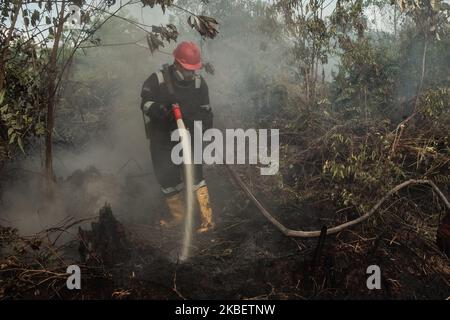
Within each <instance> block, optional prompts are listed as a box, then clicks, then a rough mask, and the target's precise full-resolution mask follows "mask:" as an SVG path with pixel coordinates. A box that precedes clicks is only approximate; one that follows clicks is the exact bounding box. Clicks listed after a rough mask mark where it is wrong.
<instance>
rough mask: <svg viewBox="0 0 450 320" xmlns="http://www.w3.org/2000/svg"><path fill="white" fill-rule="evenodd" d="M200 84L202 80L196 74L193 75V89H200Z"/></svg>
mask: <svg viewBox="0 0 450 320" xmlns="http://www.w3.org/2000/svg"><path fill="white" fill-rule="evenodd" d="M201 84H202V79H201V78H200V76H199V75H198V74H196V75H195V89H200V85H201Z"/></svg>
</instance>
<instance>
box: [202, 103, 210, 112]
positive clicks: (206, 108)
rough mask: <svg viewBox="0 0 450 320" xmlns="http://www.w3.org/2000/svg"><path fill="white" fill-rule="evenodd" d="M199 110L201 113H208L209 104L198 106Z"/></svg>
mask: <svg viewBox="0 0 450 320" xmlns="http://www.w3.org/2000/svg"><path fill="white" fill-rule="evenodd" d="M200 109H202V110H203V111H210V110H211V106H210V105H209V104H204V105H202V106H200Z"/></svg>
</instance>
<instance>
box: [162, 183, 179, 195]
mask: <svg viewBox="0 0 450 320" xmlns="http://www.w3.org/2000/svg"><path fill="white" fill-rule="evenodd" d="M183 188H184V185H183V183H180V184H178V185H176V186H175V187H168V188H161V191H162V192H163V193H164V194H171V193H175V192H180V191H181V190H183Z"/></svg>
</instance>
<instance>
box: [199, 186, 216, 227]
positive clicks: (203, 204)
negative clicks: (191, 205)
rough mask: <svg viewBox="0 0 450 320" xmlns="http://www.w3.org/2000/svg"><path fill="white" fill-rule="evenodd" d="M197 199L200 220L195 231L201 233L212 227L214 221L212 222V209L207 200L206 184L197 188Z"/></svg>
mask: <svg viewBox="0 0 450 320" xmlns="http://www.w3.org/2000/svg"><path fill="white" fill-rule="evenodd" d="M197 200H198V204H199V207H200V217H201V221H202V222H201V225H200V228H199V229H198V230H197V232H198V233H203V232H207V231H209V230H210V229H212V228H214V223H213V222H212V209H211V204H210V202H209V194H208V187H207V186H203V187H200V188H198V189H197Z"/></svg>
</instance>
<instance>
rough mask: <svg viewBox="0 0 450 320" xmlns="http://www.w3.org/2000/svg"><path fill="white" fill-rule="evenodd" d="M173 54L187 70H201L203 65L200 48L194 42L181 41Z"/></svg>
mask: <svg viewBox="0 0 450 320" xmlns="http://www.w3.org/2000/svg"><path fill="white" fill-rule="evenodd" d="M173 56H174V58H175V60H176V61H177V62H178V63H179V64H181V66H182V67H183V68H185V69H186V70H199V69H200V68H201V67H202V61H201V57H200V48H199V47H198V46H197V45H196V44H195V43H194V42H191V41H183V42H181V43H180V44H179V45H178V46H177V47H176V48H175V50H174V51H173Z"/></svg>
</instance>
